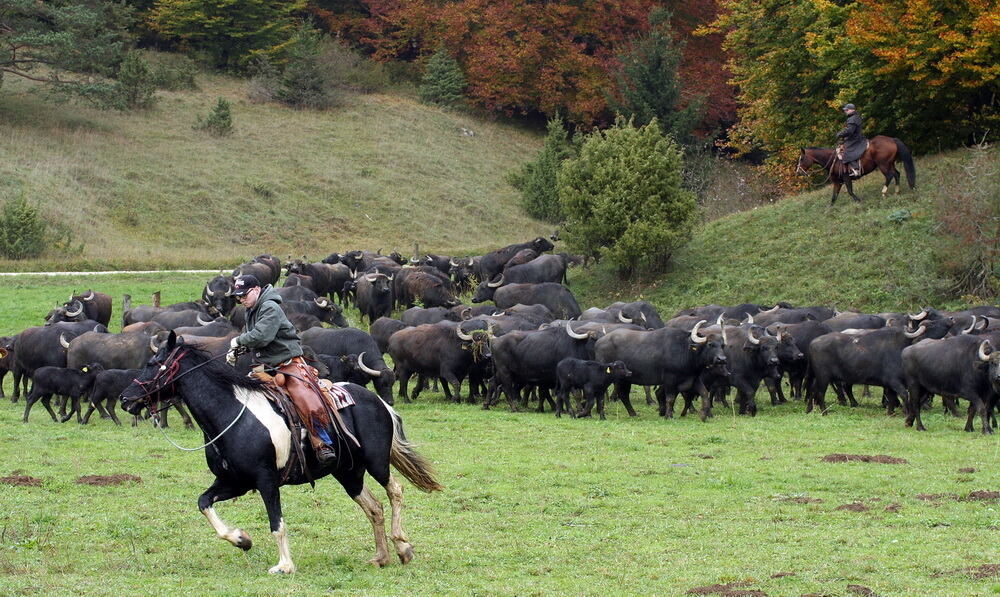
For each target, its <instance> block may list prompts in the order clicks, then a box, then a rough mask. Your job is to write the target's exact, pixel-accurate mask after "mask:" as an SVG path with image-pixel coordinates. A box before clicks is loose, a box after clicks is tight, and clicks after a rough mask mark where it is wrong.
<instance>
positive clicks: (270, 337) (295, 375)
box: [227, 274, 336, 464]
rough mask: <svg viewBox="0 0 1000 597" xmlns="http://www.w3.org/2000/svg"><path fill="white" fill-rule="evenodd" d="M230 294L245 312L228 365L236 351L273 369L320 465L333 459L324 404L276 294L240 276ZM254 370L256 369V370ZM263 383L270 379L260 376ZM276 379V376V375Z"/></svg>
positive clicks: (230, 352) (270, 288) (233, 342)
mask: <svg viewBox="0 0 1000 597" xmlns="http://www.w3.org/2000/svg"><path fill="white" fill-rule="evenodd" d="M233 295H234V296H236V298H237V300H239V301H240V302H241V303H242V304H243V306H244V307H246V310H247V316H246V317H247V318H246V331H245V332H243V333H242V334H240V335H239V336H236V337H235V338H233V339H232V341H231V342H230V351H229V355H228V357H227V358H228V360H229V361H230V364H232V363H235V362H236V351H237V349H238V348H240V347H244V348H249V349H251V350H252V352H253V357H254V362H256V363H262V364H263V366H264V367H263V368H262V370H261V372H265V371H266V370H267V369H270V370H271V372H274V370H277V371H278V372H280V373H281V374H283V377H284V383H283V384H279V385H283V386H284V388H285V391H286V392H287V393H288V396H289V398H290V399H291V401H292V404H294V405H295V410H297V411H298V413H299V416H300V417H301V418H302V423H303V424H304V425H305V427H306V429H308V430H309V441H310V443H311V444H312V447H313V449H314V450H315V451H316V458H317V459H318V460H319V462H320V463H321V464H325V463H326V462H328V461H332V460H333V459H334V458H336V454H335V452H334V451H333V448H332V446H331V444H332V443H333V441H332V440H331V439H330V435H329V433H330V432H329V427H330V424H331V420H330V415H329V411H328V409H327V404H326V403H325V401H324V399H323V396H322V390H320V389H319V386H318V380H317V378H316V373H315V370H314V369H313V368H312V367H310V366H309V365H307V364H306V363H305V361H304V360H303V359H302V342H301V341H300V340H299V335H298V333H296V331H295V326H293V325H292V324H291V323H290V322H289V321H288V318H287V317H286V316H285V313H284V311H282V310H281V307H280V306H279V303H280V302H281V295H279V294H278V293H277V291H276V290H274V289H273V288H272V287H271V285H270V284H268V285H267V286H264V287H261V283H260V280H258V279H257V277H256V276H254V275H252V274H247V275H243V276H240V277H239V278H237V279H236V281H235V283H234V284H233ZM255 370H256V368H255ZM259 377H261V378H262V379H265V380H266V379H268V378H269V377H270V376H267V375H264V376H260V375H259ZM275 377H276V378H277V377H278V376H275Z"/></svg>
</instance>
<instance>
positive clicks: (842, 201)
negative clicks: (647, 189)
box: [571, 150, 1000, 315]
mask: <svg viewBox="0 0 1000 597" xmlns="http://www.w3.org/2000/svg"><path fill="white" fill-rule="evenodd" d="M970 159H971V156H970V150H960V151H956V152H952V153H949V154H943V155H938V156H932V157H927V158H923V159H920V158H918V159H917V160H916V167H917V189H916V190H915V191H906V190H904V191H903V192H902V193H901V194H900V195H894V194H891V193H890V194H889V195H888V196H887V197H886V198H885V199H883V198H882V197H881V186H882V180H883V179H882V176H881V175H879V174H878V173H874V174H871V175H869V176H868V177H867V178H864V179H862V182H861V184H860V185H856V187H855V188H856V189H858V188H860V190H859V193H860V195H861V197H862V199H863V201H862V203H860V204H859V203H855V202H853V201H852V200H851V199H850V197H849V196H848V195H847V194H846V192H842V193H841V196H840V198H839V199H838V200H837V203H836V205H834V206H832V207H831V206H830V205H829V203H830V187H829V186H822V187H820V188H816V189H815V190H812V191H809V192H806V193H802V194H800V195H797V196H793V197H788V198H785V199H783V200H781V201H780V202H778V203H775V204H774V205H770V206H765V207H760V208H757V209H754V210H750V211H745V212H741V213H736V214H732V215H730V216H727V217H725V218H721V219H719V220H716V221H713V222H710V223H708V224H706V225H704V226H700V227H698V228H697V229H696V232H695V234H694V238H693V239H692V241H691V243H690V244H689V245H688V246H686V247H685V248H684V249H683V250H681V251H679V252H678V253H677V254H676V255H675V258H674V260H673V263H672V266H671V268H670V270H669V271H668V272H666V273H665V274H664V275H662V276H660V277H658V278H655V279H642V280H639V281H637V282H636V283H632V284H623V283H622V282H621V281H619V280H618V279H617V278H616V277H615V276H614V274H613V273H612V272H611V271H610V270H609V269H608V268H606V267H603V266H598V267H596V268H590V270H587V271H580V270H576V271H575V272H574V273H573V274H572V275H571V283H572V284H573V291H574V293H576V295H577V297H578V299H579V302H580V304H581V306H582V305H586V306H594V305H599V306H605V305H606V304H608V303H609V302H611V301H614V300H626V301H627V300H636V298H637V297H641V298H642V299H644V300H648V301H650V302H652V303H654V304H655V305H657V306H658V307H659V308H660V310H661V312H663V313H665V314H667V315H673V313H675V312H676V311H677V310H678V309H681V308H684V307H690V306H694V305H704V304H710V303H717V304H739V303H743V302H759V303H767V304H771V303H774V302H775V301H778V300H787V301H790V302H792V303H793V304H824V305H835V306H837V307H840V308H847V307H854V308H858V309H864V310H869V311H874V312H879V311H890V310H893V311H894V310H899V309H906V308H912V309H916V308H917V307H919V306H921V305H936V306H941V307H948V306H953V307H957V306H958V305H961V304H965V303H966V302H968V301H967V300H963V299H962V298H960V297H955V296H953V295H952V293H950V292H949V283H948V281H946V280H943V279H942V278H941V275H940V273H939V267H938V263H937V259H938V257H937V256H936V255H937V254H936V252H935V246H936V245H937V244H938V243H939V242H940V240H941V233H940V232H939V231H938V219H937V217H936V216H935V209H936V208H935V205H936V202H937V201H938V200H939V199H940V198H941V197H942V196H954V193H955V192H956V188H957V186H958V185H962V184H967V183H965V182H963V180H961V179H963V178H964V177H966V176H968V172H966V170H965V169H964V168H963V166H964V165H968V164H969V161H970ZM981 159H982V158H981ZM985 159H986V161H987V162H988V163H989V164H992V171H993V174H992V175H990V176H991V178H988V179H986V180H985V181H984V184H988V185H992V186H991V187H990V188H991V189H992V191H991V192H992V196H993V198H994V199H995V200H996V201H997V202H1000V187H998V186H997V182H998V181H997V176H996V174H995V173H996V172H997V171H998V170H997V168H996V166H998V165H1000V156H998V154H997V152H996V151H995V150H991V151H989V152H988V153H987V154H986V155H985ZM904 189H905V177H904ZM904 210H905V211H904ZM982 224H983V225H985V226H990V225H992V226H994V228H995V227H996V226H997V223H996V222H983V223H982Z"/></svg>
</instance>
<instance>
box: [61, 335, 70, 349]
mask: <svg viewBox="0 0 1000 597" xmlns="http://www.w3.org/2000/svg"><path fill="white" fill-rule="evenodd" d="M59 344H61V345H62V347H63V348H69V342H67V341H66V336H65V335H64V334H59Z"/></svg>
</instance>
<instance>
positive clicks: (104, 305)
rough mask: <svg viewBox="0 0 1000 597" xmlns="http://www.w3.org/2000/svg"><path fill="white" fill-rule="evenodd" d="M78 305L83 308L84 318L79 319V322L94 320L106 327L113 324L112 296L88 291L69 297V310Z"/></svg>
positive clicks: (66, 304) (67, 306) (67, 303)
mask: <svg viewBox="0 0 1000 597" xmlns="http://www.w3.org/2000/svg"><path fill="white" fill-rule="evenodd" d="M76 305H79V306H81V307H83V317H81V318H79V319H77V321H82V320H84V319H93V320H94V321H98V322H100V323H102V324H104V325H108V323H110V322H111V296H109V295H107V294H104V293H103V292H94V291H93V290H88V291H87V292H84V293H83V294H76V295H73V296H71V297H69V300H68V301H66V303H65V306H66V308H67V309H68V308H71V307H75V306H76Z"/></svg>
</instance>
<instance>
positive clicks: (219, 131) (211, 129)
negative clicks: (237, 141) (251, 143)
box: [194, 97, 233, 137]
mask: <svg viewBox="0 0 1000 597" xmlns="http://www.w3.org/2000/svg"><path fill="white" fill-rule="evenodd" d="M194 128H195V130H200V131H205V132H207V133H209V134H211V135H215V136H216V137H225V136H227V135H231V134H232V132H233V114H232V110H231V109H230V106H229V102H228V101H226V100H225V99H223V98H221V97H220V98H219V101H218V102H217V103H216V104H215V107H214V108H212V111H211V112H209V113H208V116H207V117H205V118H204V119H202V117H201V116H199V117H198V122H197V123H196V124H195V125H194Z"/></svg>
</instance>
